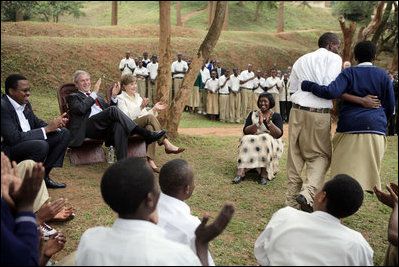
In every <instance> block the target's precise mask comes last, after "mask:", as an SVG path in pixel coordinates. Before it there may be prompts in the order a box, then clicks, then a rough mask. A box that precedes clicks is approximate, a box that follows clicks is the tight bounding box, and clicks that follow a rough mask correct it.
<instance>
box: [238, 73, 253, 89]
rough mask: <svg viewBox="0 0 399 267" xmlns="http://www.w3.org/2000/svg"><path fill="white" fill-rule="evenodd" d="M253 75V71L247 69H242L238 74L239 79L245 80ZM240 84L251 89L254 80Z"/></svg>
mask: <svg viewBox="0 0 399 267" xmlns="http://www.w3.org/2000/svg"><path fill="white" fill-rule="evenodd" d="M254 76H255V73H254V72H253V71H251V72H248V70H243V71H242V72H241V74H240V81H246V80H248V79H249V78H252V77H254ZM240 86H241V87H244V88H247V89H251V90H252V89H253V88H254V80H250V81H248V82H246V83H243V84H241V85H240Z"/></svg>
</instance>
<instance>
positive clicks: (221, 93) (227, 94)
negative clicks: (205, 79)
mask: <svg viewBox="0 0 399 267" xmlns="http://www.w3.org/2000/svg"><path fill="white" fill-rule="evenodd" d="M219 95H229V94H222V93H219Z"/></svg>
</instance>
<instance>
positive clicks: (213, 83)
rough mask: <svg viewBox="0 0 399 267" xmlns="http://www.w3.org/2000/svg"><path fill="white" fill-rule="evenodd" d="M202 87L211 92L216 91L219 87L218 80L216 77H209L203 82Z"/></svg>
mask: <svg viewBox="0 0 399 267" xmlns="http://www.w3.org/2000/svg"><path fill="white" fill-rule="evenodd" d="M204 88H205V89H208V90H209V91H212V93H216V91H217V90H218V89H219V80H218V79H217V78H215V80H213V79H209V80H208V81H207V82H206V83H205V86H204Z"/></svg>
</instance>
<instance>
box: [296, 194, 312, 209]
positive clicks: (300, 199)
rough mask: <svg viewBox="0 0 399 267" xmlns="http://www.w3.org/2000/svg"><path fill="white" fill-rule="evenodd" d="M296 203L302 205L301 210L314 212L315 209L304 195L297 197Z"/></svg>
mask: <svg viewBox="0 0 399 267" xmlns="http://www.w3.org/2000/svg"><path fill="white" fill-rule="evenodd" d="M296 202H298V203H299V204H300V205H301V210H303V211H306V212H313V207H312V206H310V205H309V204H308V202H307V201H306V198H305V197H304V196H303V195H301V194H299V195H298V196H297V197H296Z"/></svg>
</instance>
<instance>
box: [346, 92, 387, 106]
mask: <svg viewBox="0 0 399 267" xmlns="http://www.w3.org/2000/svg"><path fill="white" fill-rule="evenodd" d="M341 99H342V100H345V101H348V102H352V103H355V104H359V105H361V106H362V107H364V108H379V107H381V101H380V100H379V99H378V97H377V96H375V95H366V96H364V97H360V96H355V95H351V94H348V93H343V94H342V95H341Z"/></svg>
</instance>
